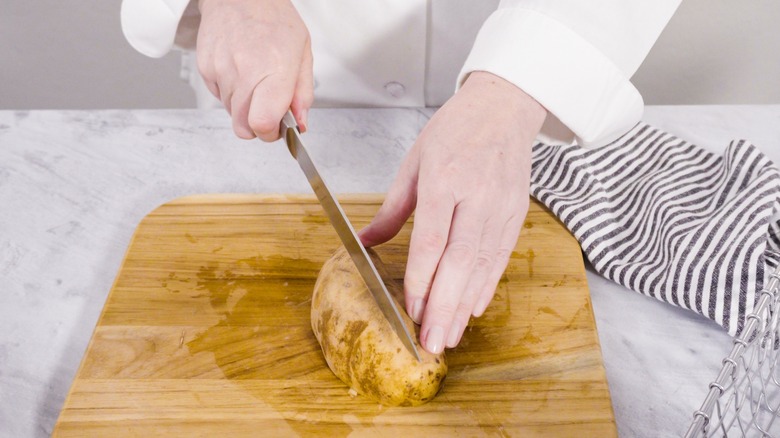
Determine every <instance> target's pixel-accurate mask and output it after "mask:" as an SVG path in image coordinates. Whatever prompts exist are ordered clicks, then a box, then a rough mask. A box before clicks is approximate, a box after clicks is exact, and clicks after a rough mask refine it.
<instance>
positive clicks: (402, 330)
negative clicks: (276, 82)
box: [281, 111, 422, 361]
mask: <svg viewBox="0 0 780 438" xmlns="http://www.w3.org/2000/svg"><path fill="white" fill-rule="evenodd" d="M281 135H282V138H284V140H285V142H286V143H287V148H288V149H289V150H290V153H291V154H292V156H293V158H295V159H296V160H297V161H298V164H299V165H300V166H301V169H302V170H303V173H304V174H305V175H306V179H307V180H309V184H310V185H311V188H312V189H313V190H314V193H315V194H316V195H317V199H319V201H320V204H321V205H322V208H323V210H325V214H326V215H327V216H328V219H330V223H331V224H332V225H333V228H335V229H336V233H337V234H338V236H339V238H340V239H341V243H343V244H344V247H345V248H346V249H347V252H348V253H349V255H350V257H351V258H352V262H353V263H355V266H356V267H357V270H358V272H359V273H360V276H361V277H363V281H364V282H365V283H366V286H367V287H368V290H369V292H370V293H371V295H372V296H373V297H374V300H376V303H377V305H378V306H379V310H381V311H382V314H383V315H384V316H385V319H387V321H388V322H389V323H390V326H391V327H392V328H393V331H394V332H395V334H396V335H397V336H398V338H399V339H401V342H402V343H403V344H404V346H406V349H407V350H409V352H411V353H412V354H413V355H414V357H416V358H417V360H418V361H421V360H422V359H421V358H420V353H419V352H418V351H417V346H416V345H415V344H414V340H413V338H412V336H411V334H409V331H408V330H407V328H406V324H404V322H403V319H402V318H401V313H400V312H399V311H398V306H396V305H395V301H393V298H392V297H391V296H390V292H389V291H388V290H387V287H386V286H385V283H384V281H382V278H381V277H380V276H379V272H377V270H376V266H374V263H373V262H372V261H371V257H370V256H369V255H368V252H367V251H366V248H365V247H364V246H363V243H362V242H360V239H359V238H358V236H357V234H356V233H355V229H354V228H353V227H352V224H351V223H350V222H349V219H347V216H346V215H345V214H344V210H343V209H342V208H341V204H339V201H338V200H336V198H335V197H334V196H333V194H332V193H331V191H330V189H328V186H327V184H325V180H323V179H322V176H321V175H320V173H319V172H318V171H317V167H316V166H315V165H314V162H313V161H312V159H311V156H309V152H308V151H307V150H306V147H304V145H303V141H302V140H301V133H300V131H299V130H298V123H297V122H296V121H295V117H294V116H293V114H292V112H291V111H287V114H285V115H284V118H282V123H281Z"/></svg>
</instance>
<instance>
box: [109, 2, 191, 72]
mask: <svg viewBox="0 0 780 438" xmlns="http://www.w3.org/2000/svg"><path fill="white" fill-rule="evenodd" d="M189 3H190V0H122V8H121V12H120V18H121V22H122V32H123V33H124V35H125V38H126V39H127V41H128V42H129V43H130V45H131V46H133V48H134V49H136V50H138V51H139V52H141V53H143V54H144V55H146V56H151V57H153V58H159V57H161V56H163V55H165V54H166V53H168V52H169V51H170V50H171V48H172V47H173V44H174V40H176V38H177V30H178V29H179V22H180V21H181V19H182V15H184V12H185V10H187V9H188V8H187V6H188V5H189ZM195 3H196V2H194V1H193V5H194V4H195Z"/></svg>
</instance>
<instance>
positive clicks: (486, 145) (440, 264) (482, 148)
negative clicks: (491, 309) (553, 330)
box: [360, 72, 546, 353]
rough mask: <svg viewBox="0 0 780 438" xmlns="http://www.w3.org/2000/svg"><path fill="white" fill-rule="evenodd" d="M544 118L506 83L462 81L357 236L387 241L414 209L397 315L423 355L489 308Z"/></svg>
mask: <svg viewBox="0 0 780 438" xmlns="http://www.w3.org/2000/svg"><path fill="white" fill-rule="evenodd" d="M545 116H546V111H545V110H544V108H543V107H542V106H541V105H539V104H538V103H537V102H536V101H535V100H534V99H533V98H531V97H530V96H528V95H527V94H526V93H524V92H523V91H522V90H520V89H519V88H517V87H516V86H514V85H513V84H511V83H509V82H507V81H506V80H504V79H502V78H500V77H498V76H495V75H493V74H490V73H486V72H475V73H472V74H471V75H470V76H469V78H468V79H467V80H466V82H465V83H464V84H463V86H462V87H461V89H460V90H459V91H458V92H457V93H456V94H455V95H454V96H453V97H452V98H451V99H450V100H449V101H448V102H447V103H446V104H445V105H444V106H443V107H442V108H441V109H439V110H438V111H437V112H436V114H434V116H433V117H432V118H431V120H430V121H429V122H428V125H427V126H426V127H425V129H423V131H422V133H421V134H420V136H419V137H418V139H417V141H416V142H415V144H414V146H413V147H412V149H411V150H410V151H409V154H408V155H407V157H406V159H405V160H404V163H403V164H402V166H401V169H400V171H399V173H398V176H397V177H396V179H395V181H394V183H393V185H392V187H391V188H390V191H389V192H388V194H387V197H386V199H385V202H384V204H382V207H381V208H380V210H379V212H378V213H377V215H376V217H375V218H374V220H373V221H372V222H371V223H370V224H369V225H368V226H367V227H366V228H365V229H363V230H362V231H361V232H360V238H361V240H362V241H363V243H364V244H365V245H366V246H373V245H377V244H380V243H383V242H386V241H388V240H390V239H391V238H393V236H395V235H396V234H397V233H398V231H399V230H400V229H401V227H402V226H403V224H404V223H405V222H406V220H407V219H408V218H409V216H410V215H411V214H412V212H413V211H414V210H415V209H416V211H417V212H416V213H415V220H414V228H413V231H412V237H411V242H410V244H409V259H408V263H407V266H406V276H405V279H404V293H405V299H406V311H407V313H408V314H409V315H410V316H411V317H412V319H413V320H415V322H417V323H422V327H421V330H420V342H421V343H422V345H423V346H424V347H425V349H426V350H428V351H430V352H431V353H440V352H441V351H442V350H443V349H444V346H445V345H446V346H447V347H455V346H456V345H457V344H458V343H459V342H460V338H461V336H462V335H463V331H464V329H465V328H466V325H467V324H468V321H469V318H470V317H471V316H472V315H474V316H480V315H482V313H483V312H484V311H485V308H486V307H487V306H488V304H489V303H490V300H492V298H493V294H494V293H495V289H496V286H497V284H498V281H499V279H500V278H501V275H502V274H503V272H504V269H505V268H506V265H507V263H508V262H509V256H510V255H511V252H512V249H513V248H514V246H515V244H516V243H517V238H518V235H519V233H520V228H521V226H522V224H523V220H524V219H525V214H526V212H527V211H528V204H529V198H528V188H529V178H530V171H531V146H532V143H533V140H534V138H535V137H536V135H537V133H538V132H539V130H540V129H541V126H542V123H543V121H544V118H545Z"/></svg>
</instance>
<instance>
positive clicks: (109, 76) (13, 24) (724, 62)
mask: <svg viewBox="0 0 780 438" xmlns="http://www.w3.org/2000/svg"><path fill="white" fill-rule="evenodd" d="M474 1H479V0H474ZM119 4H120V0H101V1H94V0H93V1H88V0H0V109H36V108H37V109H62V108H73V109H90V108H188V107H194V105H195V98H194V95H193V94H192V91H191V90H190V88H189V86H188V85H187V84H186V83H184V82H183V81H181V80H180V79H179V55H178V54H177V53H171V54H169V55H167V56H166V57H164V58H162V59H149V58H146V57H144V56H142V55H140V54H138V53H137V52H135V51H134V50H133V49H132V48H131V47H130V46H129V45H128V44H127V43H126V42H125V40H124V37H123V36H122V32H121V29H120V25H119ZM778 23H780V1H778V0H746V1H734V0H684V1H683V3H682V6H680V9H679V10H678V12H677V14H676V15H675V16H674V18H673V19H672V21H671V22H670V23H669V26H668V27H667V29H666V31H665V32H664V33H663V35H661V38H660V39H659V40H658V42H657V43H656V45H655V47H654V48H653V50H652V52H651V53H650V55H649V56H648V58H647V60H646V61H645V63H644V64H643V65H642V67H641V68H640V70H639V72H637V74H636V75H635V77H634V80H633V82H634V84H636V86H637V87H638V88H639V90H640V92H642V95H643V97H644V98H645V102H646V103H648V104H747V103H752V104H762V103H780V26H778Z"/></svg>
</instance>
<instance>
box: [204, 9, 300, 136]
mask: <svg viewBox="0 0 780 438" xmlns="http://www.w3.org/2000/svg"><path fill="white" fill-rule="evenodd" d="M198 6H199V8H200V12H201V24H200V29H199V30H198V43H197V58H198V70H200V74H201V75H202V76H203V79H204V80H205V82H206V86H207V87H208V88H209V90H210V91H211V92H212V93H213V94H214V96H216V97H217V98H218V99H220V100H221V101H222V104H223V105H225V109H227V111H228V113H229V114H230V115H231V116H232V118H233V131H235V133H236V135H237V136H239V137H241V138H245V139H251V138H254V137H255V136H257V137H259V138H261V139H262V140H264V141H274V140H276V139H278V138H279V124H280V122H281V120H282V117H284V114H285V113H286V112H287V110H288V109H289V108H292V111H293V114H294V115H295V118H296V120H297V122H298V124H299V125H300V128H301V130H302V131H305V130H306V127H307V123H308V118H307V115H308V111H309V108H310V107H311V104H312V101H313V100H314V91H313V90H314V88H313V73H312V54H311V43H310V39H309V31H308V30H307V29H306V26H305V25H304V24H303V21H302V20H301V17H300V16H299V15H298V12H297V11H296V10H295V7H293V5H292V4H291V3H290V1H289V0H200V1H199V4H198Z"/></svg>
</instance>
